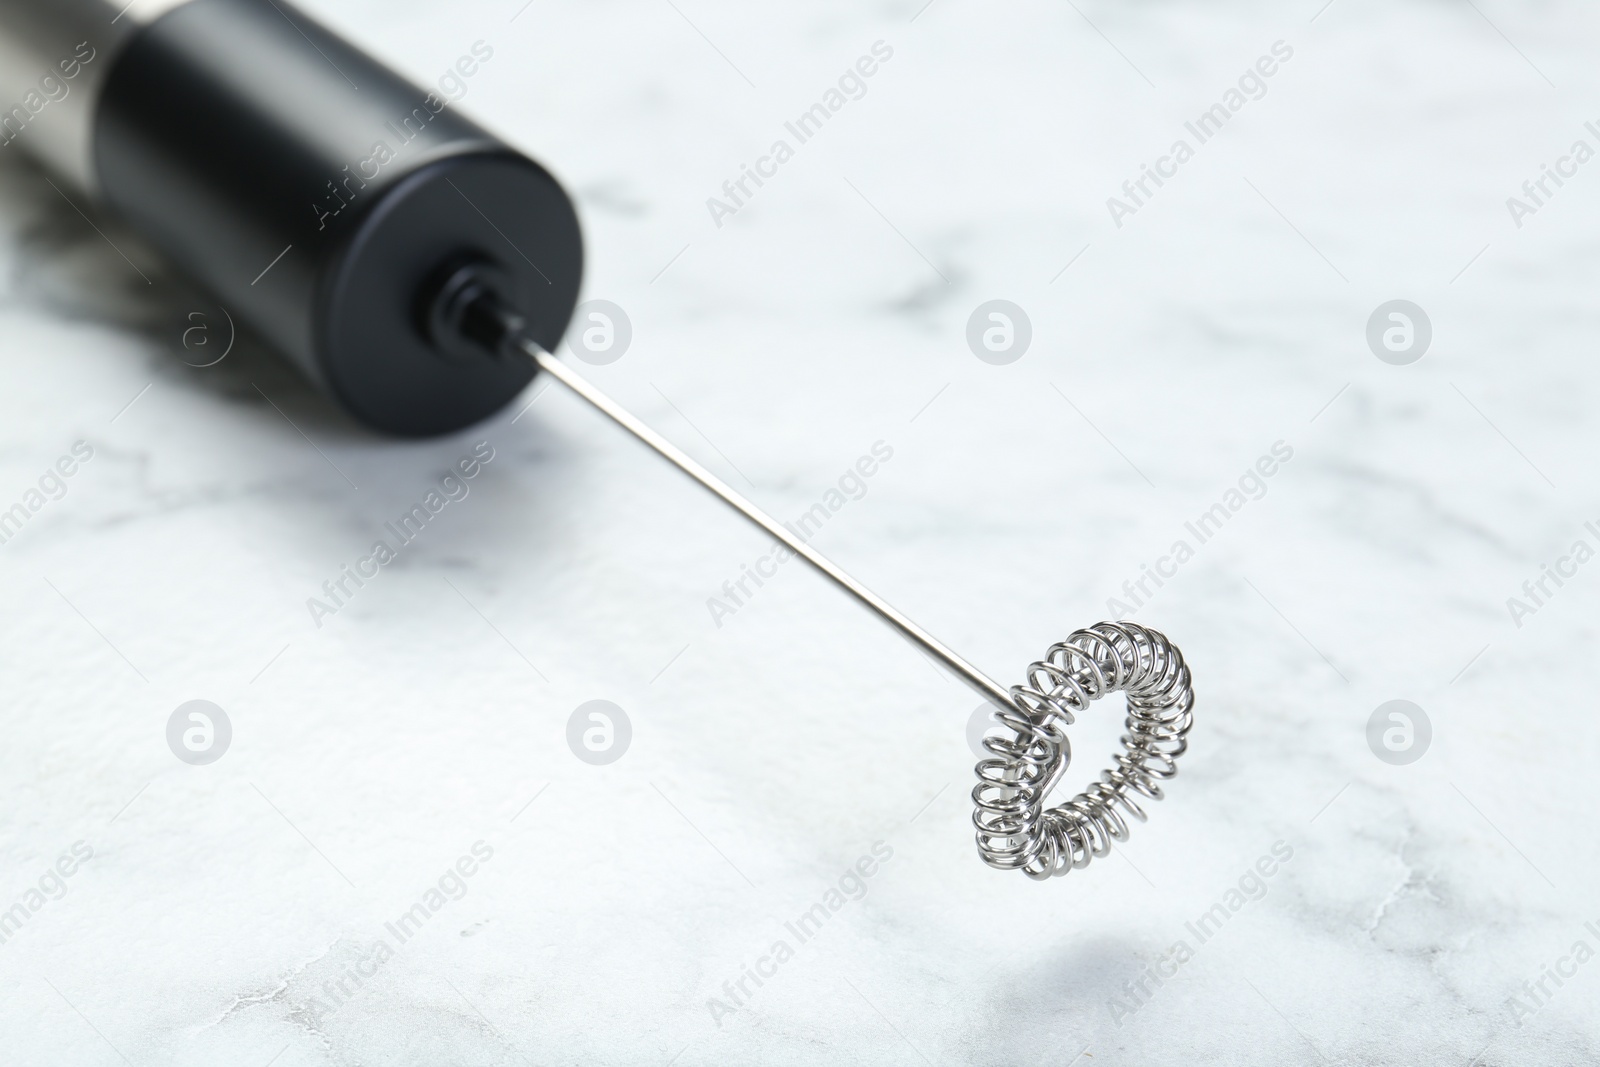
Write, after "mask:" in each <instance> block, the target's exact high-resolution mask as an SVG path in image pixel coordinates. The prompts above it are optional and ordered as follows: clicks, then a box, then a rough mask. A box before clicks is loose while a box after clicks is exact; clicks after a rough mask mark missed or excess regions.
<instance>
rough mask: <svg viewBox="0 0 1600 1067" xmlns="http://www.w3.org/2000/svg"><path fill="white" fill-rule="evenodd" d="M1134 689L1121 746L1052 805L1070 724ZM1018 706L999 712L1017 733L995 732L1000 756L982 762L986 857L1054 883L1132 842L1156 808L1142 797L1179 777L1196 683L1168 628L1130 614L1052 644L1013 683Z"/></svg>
mask: <svg viewBox="0 0 1600 1067" xmlns="http://www.w3.org/2000/svg"><path fill="white" fill-rule="evenodd" d="M1117 691H1122V692H1125V693H1126V694H1127V699H1128V717H1127V720H1126V722H1125V724H1124V726H1125V729H1126V732H1125V733H1124V734H1123V735H1122V746H1123V750H1124V751H1122V752H1121V753H1118V754H1117V756H1116V758H1115V760H1114V761H1113V763H1112V766H1111V767H1110V768H1109V769H1107V770H1105V771H1102V772H1101V774H1100V778H1099V779H1098V780H1097V781H1095V782H1093V783H1091V784H1090V785H1089V787H1088V788H1087V789H1085V790H1084V791H1083V792H1081V793H1079V794H1078V795H1077V796H1075V797H1073V798H1072V799H1071V800H1069V801H1067V802H1066V803H1065V804H1062V805H1060V806H1058V807H1054V808H1050V809H1048V810H1047V809H1046V808H1045V806H1044V805H1045V801H1046V799H1047V798H1048V797H1049V796H1050V793H1051V791H1052V790H1053V789H1054V788H1055V787H1056V784H1057V783H1058V782H1059V781H1060V779H1061V776H1062V774H1063V773H1065V771H1066V769H1067V765H1068V764H1069V763H1070V762H1071V761H1072V746H1071V745H1070V744H1069V743H1068V741H1067V735H1066V732H1065V729H1064V727H1067V726H1070V725H1071V724H1072V723H1073V721H1074V719H1075V716H1076V714H1077V713H1078V712H1081V711H1083V710H1084V709H1085V708H1087V707H1088V706H1089V704H1090V703H1091V702H1093V701H1095V700H1098V699H1099V698H1100V697H1103V696H1105V695H1106V694H1107V693H1113V692H1117ZM1011 701H1012V705H1014V706H1011V707H1007V708H1003V709H1001V710H1000V711H997V712H996V713H995V718H996V720H998V721H999V722H1001V723H1002V724H1004V725H1005V726H1006V727H1008V728H1009V729H1010V731H1011V734H1010V735H1009V736H1002V737H987V738H985V739H984V742H983V747H984V748H985V749H986V750H987V751H988V752H990V753H991V754H992V757H993V758H990V759H984V760H981V761H979V763H978V765H977V768H976V771H977V775H978V785H977V786H976V788H974V789H973V790H972V800H973V803H974V804H975V805H976V806H977V807H976V810H975V811H974V812H973V814H972V821H973V823H974V825H976V826H977V828H978V832H977V840H978V853H979V854H980V855H981V856H982V857H983V861H984V862H985V863H987V864H988V865H989V866H991V867H998V868H1000V869H1002V870H1013V869H1017V870H1021V871H1022V872H1023V873H1024V874H1026V875H1027V876H1028V877H1030V878H1035V879H1045V878H1050V877H1052V876H1056V875H1063V874H1066V873H1067V872H1068V871H1069V870H1072V869H1074V868H1078V867H1087V866H1088V865H1089V862H1090V860H1092V859H1094V858H1095V857H1096V856H1104V855H1106V854H1107V853H1109V852H1110V851H1111V843H1112V842H1113V841H1125V840H1127V838H1128V823H1127V820H1126V819H1125V818H1124V817H1123V816H1124V815H1130V816H1132V817H1133V818H1135V819H1138V820H1139V821H1140V822H1144V821H1145V819H1146V818H1147V816H1146V815H1145V813H1144V809H1143V808H1142V807H1140V799H1141V798H1143V799H1146V800H1160V799H1161V796H1162V793H1161V783H1162V782H1163V781H1165V780H1166V779H1168V778H1171V777H1172V776H1173V775H1175V774H1177V773H1178V765H1177V759H1178V757H1179V756H1181V755H1183V753H1184V750H1185V749H1186V748H1187V747H1188V743H1187V741H1185V736H1186V735H1187V734H1188V732H1189V727H1190V726H1191V725H1193V723H1194V690H1193V689H1192V688H1191V687H1190V684H1189V668H1188V667H1187V666H1185V665H1184V662H1183V654H1182V653H1181V652H1179V651H1178V649H1177V646H1175V645H1173V644H1172V642H1170V641H1168V640H1167V639H1166V637H1165V636H1163V635H1162V634H1160V633H1158V632H1156V631H1155V630H1151V629H1149V628H1147V627H1144V626H1138V625H1135V624H1134V623H1131V622H1102V623H1099V624H1097V625H1095V626H1091V627H1089V628H1088V629H1086V630H1079V631H1078V632H1077V633H1075V634H1073V635H1072V636H1071V637H1069V638H1067V639H1066V640H1065V641H1062V642H1061V643H1059V644H1056V645H1052V646H1051V648H1050V651H1049V652H1047V653H1045V657H1044V659H1042V660H1040V661H1039V662H1037V663H1034V664H1032V665H1031V666H1030V667H1029V668H1028V682H1027V684H1026V685H1016V686H1012V687H1011Z"/></svg>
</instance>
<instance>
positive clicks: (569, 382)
mask: <svg viewBox="0 0 1600 1067" xmlns="http://www.w3.org/2000/svg"><path fill="white" fill-rule="evenodd" d="M518 343H519V344H520V345H521V347H522V349H523V351H525V352H526V353H527V354H528V356H529V357H531V358H532V359H533V361H534V362H535V363H537V364H538V365H539V369H541V370H543V371H544V372H546V373H547V374H549V375H550V376H551V377H552V378H554V379H556V381H558V382H560V383H561V384H562V385H564V386H566V387H567V388H568V389H571V390H572V391H573V392H574V393H577V394H578V395H579V396H580V397H582V398H583V399H584V400H587V401H588V402H589V403H590V404H591V405H592V406H593V407H594V408H596V409H597V410H599V411H600V412H601V413H602V414H604V415H606V416H608V417H609V418H610V419H611V420H612V421H613V422H615V423H616V424H617V425H618V426H621V427H622V428H623V429H624V430H627V431H628V432H629V433H631V434H633V436H635V437H637V438H638V439H639V440H641V441H643V442H644V443H645V444H647V445H649V446H650V447H651V448H653V449H655V451H656V452H657V453H658V454H659V455H661V456H662V457H663V458H665V459H666V460H668V461H669V462H670V463H672V464H673V466H675V467H677V468H678V469H679V470H681V471H683V472H684V473H685V474H687V475H688V476H689V477H691V478H693V479H694V480H695V481H697V482H699V483H700V484H701V485H703V486H705V487H706V488H707V489H709V490H711V491H712V492H713V493H715V494H716V495H717V496H719V497H721V498H722V500H723V501H724V502H726V503H727V504H728V505H729V506H731V507H732V508H733V509H734V510H735V511H737V512H739V514H741V515H743V516H744V517H745V518H747V519H749V520H750V521H751V522H753V523H755V524H756V525H757V526H759V527H761V528H762V529H763V530H765V531H766V532H767V533H769V534H771V535H772V536H773V537H776V538H777V539H778V540H779V541H781V542H782V543H783V544H785V545H787V546H788V547H789V548H790V549H791V550H792V551H793V552H794V553H795V555H797V556H799V557H800V558H801V559H803V560H805V561H806V562H807V563H809V564H811V565H812V566H813V567H815V568H816V569H817V570H819V571H821V572H822V573H823V574H825V575H827V576H828V577H829V578H831V579H832V580H833V582H834V584H835V585H837V586H838V587H839V588H840V589H843V590H844V591H845V592H847V593H849V594H850V595H851V596H853V597H855V598H856V599H857V600H859V601H860V602H861V603H862V604H865V605H866V606H867V607H868V608H869V609H871V610H872V611H873V612H874V613H875V614H876V615H877V616H878V617H879V618H880V619H882V620H883V621H884V622H886V623H888V624H889V625H890V626H893V627H894V628H895V629H896V630H898V631H900V633H901V634H902V635H904V636H905V637H906V639H907V640H909V641H911V642H913V643H914V644H916V645H917V646H918V647H920V648H921V649H922V650H923V651H924V652H926V653H928V655H930V656H932V657H933V658H934V659H935V660H937V661H938V662H940V663H942V664H943V665H944V666H945V667H946V668H947V669H948V670H950V671H951V672H952V673H954V674H955V676H956V677H958V678H960V679H961V680H962V681H963V682H965V683H967V685H969V686H971V687H972V689H973V690H974V691H975V692H976V693H978V695H980V696H982V697H983V698H984V699H986V700H989V701H992V702H993V703H994V704H996V705H998V706H999V707H1002V708H1012V707H1015V705H1014V704H1013V703H1012V702H1011V696H1010V694H1009V693H1008V692H1007V691H1006V689H1005V688H1004V687H1003V686H1001V685H1000V684H999V683H998V682H996V681H995V680H994V679H992V678H990V677H989V676H988V675H986V674H984V673H983V672H982V671H980V670H978V668H976V667H974V666H973V665H972V664H970V663H968V662H967V661H966V660H964V659H962V658H961V657H960V656H958V655H956V654H955V653H954V652H952V651H950V649H948V648H946V647H945V646H944V645H943V644H941V643H940V642H939V641H938V640H937V639H936V638H934V636H933V635H932V634H930V633H928V632H927V631H926V630H924V629H923V628H922V627H920V626H918V625H917V624H916V623H914V622H912V621H911V620H910V619H908V618H906V617H905V616H904V615H902V614H901V613H900V612H898V611H896V610H895V609H894V608H893V607H892V606H891V605H890V604H889V603H888V602H887V601H885V600H884V599H883V598H882V597H880V596H878V595H877V594H876V593H874V592H873V591H872V590H870V589H868V588H867V587H866V586H864V585H862V584H861V583H860V582H858V581H856V580H855V579H854V578H852V577H850V576H849V575H848V574H846V573H845V572H844V571H842V570H840V569H839V568H838V567H837V566H835V565H834V564H833V563H832V562H831V561H830V560H829V559H828V558H827V557H826V556H824V555H822V554H821V553H820V552H818V551H817V550H816V549H814V548H812V547H811V546H810V545H808V544H806V542H804V541H802V540H801V539H800V538H799V537H797V536H795V534H794V533H792V532H791V531H790V530H789V529H788V527H786V526H783V525H782V524H781V523H778V522H776V521H774V520H773V519H772V517H771V516H769V515H767V514H766V513H764V512H763V511H761V509H759V508H757V507H756V506H755V505H754V504H752V503H751V502H750V501H748V500H746V499H745V498H744V497H743V496H741V495H740V494H739V493H737V492H735V491H734V489H733V488H732V487H731V486H729V485H728V483H727V482H724V481H723V480H722V479H721V478H718V477H717V476H716V475H715V474H712V473H711V472H710V471H708V470H706V469H705V468H704V467H702V466H701V465H700V464H698V463H696V462H695V461H694V460H693V459H692V458H690V457H689V455H688V454H687V453H685V452H684V451H683V450H682V449H680V448H678V447H677V446H676V445H674V444H673V443H672V442H671V441H668V440H667V439H666V438H665V437H662V436H661V435H660V434H658V433H656V432H655V431H654V430H652V429H651V428H650V427H649V426H647V425H645V424H644V423H643V422H641V421H640V420H639V419H637V418H635V417H634V416H633V415H632V414H631V413H630V412H629V411H628V410H627V409H626V408H624V407H622V406H621V405H620V404H618V403H617V402H616V401H615V400H612V399H611V398H610V397H608V396H606V395H605V394H604V393H602V392H601V391H600V390H598V389H596V388H595V387H594V385H593V384H591V383H590V382H589V381H588V380H587V379H585V378H584V377H582V376H581V375H579V374H576V373H574V372H573V370H572V369H571V368H570V367H568V366H566V364H564V363H562V362H561V361H560V360H559V359H557V358H556V357H555V356H553V355H551V354H550V353H549V352H546V351H545V350H544V349H543V348H541V347H539V346H538V345H537V344H535V343H534V342H532V341H530V340H527V339H526V338H523V339H522V340H520V341H519V342H518Z"/></svg>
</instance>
